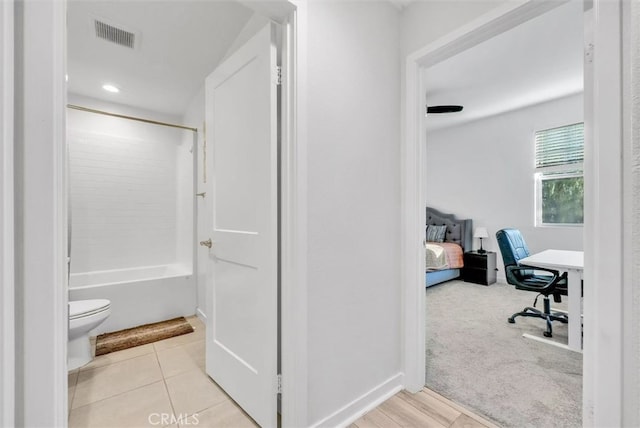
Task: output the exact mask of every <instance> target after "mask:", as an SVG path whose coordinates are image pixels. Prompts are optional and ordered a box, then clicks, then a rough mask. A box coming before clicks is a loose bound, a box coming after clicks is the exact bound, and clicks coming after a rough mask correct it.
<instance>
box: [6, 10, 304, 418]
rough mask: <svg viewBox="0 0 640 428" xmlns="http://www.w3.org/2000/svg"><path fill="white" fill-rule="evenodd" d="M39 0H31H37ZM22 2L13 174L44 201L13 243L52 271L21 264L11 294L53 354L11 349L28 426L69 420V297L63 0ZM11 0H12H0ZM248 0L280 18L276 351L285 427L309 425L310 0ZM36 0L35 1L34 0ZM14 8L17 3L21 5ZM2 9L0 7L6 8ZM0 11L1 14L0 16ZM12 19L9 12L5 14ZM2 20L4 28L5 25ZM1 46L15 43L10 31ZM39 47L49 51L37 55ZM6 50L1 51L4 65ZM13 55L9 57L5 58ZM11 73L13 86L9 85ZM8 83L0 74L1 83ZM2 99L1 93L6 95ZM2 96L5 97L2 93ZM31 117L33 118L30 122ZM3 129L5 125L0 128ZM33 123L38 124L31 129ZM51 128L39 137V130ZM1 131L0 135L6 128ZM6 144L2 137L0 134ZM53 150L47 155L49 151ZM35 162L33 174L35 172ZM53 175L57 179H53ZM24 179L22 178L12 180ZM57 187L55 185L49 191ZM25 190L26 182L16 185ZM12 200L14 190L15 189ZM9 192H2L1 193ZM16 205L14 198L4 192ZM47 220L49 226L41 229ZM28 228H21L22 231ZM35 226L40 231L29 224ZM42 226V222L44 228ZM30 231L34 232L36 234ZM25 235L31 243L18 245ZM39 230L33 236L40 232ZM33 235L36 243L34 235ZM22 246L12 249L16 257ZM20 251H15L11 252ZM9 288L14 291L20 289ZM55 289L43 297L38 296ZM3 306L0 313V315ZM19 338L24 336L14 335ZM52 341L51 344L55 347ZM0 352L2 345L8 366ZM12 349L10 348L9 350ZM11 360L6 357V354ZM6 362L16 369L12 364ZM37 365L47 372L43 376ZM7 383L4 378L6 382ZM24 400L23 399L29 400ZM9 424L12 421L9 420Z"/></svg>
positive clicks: (30, 261)
mask: <svg viewBox="0 0 640 428" xmlns="http://www.w3.org/2000/svg"><path fill="white" fill-rule="evenodd" d="M36 3H37V4H36ZM36 3H32V2H28V1H27V2H23V3H21V4H20V6H19V11H16V12H20V13H19V14H17V15H19V20H16V21H15V29H16V34H17V36H16V40H15V42H16V54H17V55H18V57H20V58H25V59H31V58H35V57H37V56H38V55H39V56H40V57H39V58H38V65H39V66H38V67H34V68H30V69H29V70H27V72H25V69H22V68H16V77H15V87H16V88H20V89H23V88H33V89H31V90H30V91H24V92H17V90H16V92H17V93H16V105H18V106H20V107H21V109H22V111H23V112H24V113H23V114H20V115H19V117H18V109H16V124H17V125H16V128H15V133H16V139H19V138H21V141H23V142H24V144H23V146H24V147H28V149H25V150H24V153H22V154H19V156H21V160H22V164H21V165H16V171H15V172H16V174H17V175H18V176H20V175H21V174H23V175H24V177H25V179H23V180H24V181H25V186H28V190H29V192H28V195H29V196H28V200H27V202H29V201H40V202H42V201H46V204H41V207H42V209H41V210H39V211H37V212H35V211H34V212H32V213H31V214H30V216H29V217H28V218H25V219H24V220H23V222H22V223H21V224H20V225H17V226H18V230H19V231H21V232H20V234H18V235H17V236H16V247H17V248H18V249H19V250H20V252H21V256H20V257H19V260H16V263H18V264H22V265H23V266H35V265H37V266H39V268H40V269H39V272H40V273H39V277H42V276H45V275H49V277H53V278H54V280H53V285H52V281H51V279H49V281H46V282H45V281H41V280H40V278H36V277H35V276H29V277H24V276H23V275H21V274H20V272H21V271H20V270H18V271H17V274H16V279H17V280H18V281H19V282H21V287H22V289H23V290H24V292H21V293H20V296H17V298H18V299H19V300H20V305H18V306H16V317H17V319H19V320H21V321H20V322H18V323H16V329H15V334H16V337H19V336H20V335H21V334H22V333H23V329H25V328H27V325H25V323H28V324H29V327H30V331H31V335H32V336H31V339H32V341H33V342H34V343H38V342H40V343H45V344H48V343H51V344H52V346H51V347H50V350H51V352H50V353H42V352H40V351H39V349H41V348H38V349H36V348H35V347H31V346H24V345H21V346H19V347H18V348H17V350H16V351H17V352H16V355H18V356H19V357H18V358H17V359H18V360H19V361H17V362H16V366H17V370H16V373H17V375H16V388H17V389H18V392H19V395H20V396H21V397H22V398H20V396H19V397H18V399H17V400H16V401H17V402H16V406H17V408H18V410H17V411H16V415H17V416H16V420H15V423H16V424H20V425H28V426H42V425H47V426H48V425H55V426H60V427H66V426H67V423H68V420H67V414H68V410H67V408H68V407H67V376H66V367H67V363H66V342H67V323H68V320H67V310H66V307H67V303H68V284H67V278H66V227H67V225H66V204H65V203H64V200H65V195H66V181H65V180H66V174H65V168H64V165H65V156H66V150H65V118H66V112H65V110H66V108H65V106H66V86H65V83H64V82H65V78H64V76H65V72H66V64H65V58H66V40H65V32H66V22H65V19H66V18H65V17H66V1H64V0H63V1H58V2H49V3H47V4H46V5H45V4H41V3H40V2H36ZM6 4H9V5H13V4H14V2H13V1H9V2H3V7H6V6H5V5H6ZM244 4H245V5H246V6H248V7H250V8H252V9H254V10H255V11H256V12H258V13H261V14H263V15H266V16H268V17H269V18H270V19H272V20H274V21H276V22H278V23H280V24H283V26H284V28H285V34H286V37H285V49H286V51H285V52H283V97H282V106H283V110H282V111H283V124H284V125H283V126H284V127H283V132H282V142H281V144H282V146H281V151H282V157H281V160H282V167H281V180H282V181H281V186H282V190H281V215H282V226H281V232H280V233H281V252H282V253H281V254H282V255H281V268H282V269H281V328H282V330H281V334H282V336H281V354H282V356H283V357H282V366H281V367H282V372H283V373H285V374H286V375H285V376H283V379H282V396H283V397H285V398H284V399H283V400H282V403H283V407H282V422H283V426H285V427H297V426H305V425H307V358H306V353H307V343H306V337H307V329H306V325H307V316H306V312H307V310H306V309H307V301H306V295H307V293H306V260H305V254H306V251H305V248H306V196H305V191H306V162H307V161H306V141H307V137H306V132H307V131H306V123H307V119H306V112H307V109H306V90H305V84H306V75H307V72H306V70H307V68H306V61H307V60H306V43H307V42H306V41H307V37H306V31H307V29H306V24H307V19H306V4H305V2H304V1H301V0H291V1H287V0H277V1H273V2H251V1H246V2H244ZM31 5H35V7H31ZM17 8H18V7H17ZM4 10H5V9H3V11H4ZM3 18H4V15H3ZM9 19H10V20H11V21H12V22H13V14H11V16H10V17H9ZM3 28H7V29H8V27H5V26H3ZM2 43H3V48H4V46H5V45H7V46H11V47H12V46H13V45H14V39H13V34H9V37H8V38H7V40H5V38H4V37H3V40H2ZM43 47H46V48H47V49H48V52H49V53H50V55H46V56H44V57H42V50H43ZM5 60H6V58H4V57H3V65H4V62H5ZM9 63H10V64H12V63H13V58H9ZM13 83H14V82H11V84H10V85H9V86H10V87H11V88H13V87H14V85H13ZM2 88H3V90H4V88H5V82H3V86H2ZM4 99H5V98H4V97H3V100H4ZM7 102H8V101H7ZM36 123H37V126H36V125H35V124H36ZM3 129H5V128H3ZM34 130H37V133H36V132H35V131H34ZM47 134H48V135H49V136H53V139H52V138H50V137H49V138H43V136H44V135H47ZM3 138H4V137H3ZM3 147H4V139H3ZM49 153H50V154H51V156H45V154H49ZM36 169H37V170H38V174H36V175H37V177H36V178H35V179H32V175H33V173H32V172H30V171H35V170H36ZM52 183H53V184H52ZM16 185H18V186H20V185H19V184H16ZM52 188H53V191H52ZM21 190H24V186H23V187H22V188H21ZM11 199H12V198H11ZM4 200H6V195H5V194H4V193H3V201H4ZM10 203H11V205H13V200H11V201H10ZM47 227H48V232H47V233H42V229H43V228H47ZM22 232H25V233H22ZM36 232H38V233H39V235H38V236H37V237H36V236H35V233H36ZM45 232H46V231H45ZM32 234H33V235H32ZM27 237H29V238H30V239H31V240H32V241H31V242H33V244H32V245H31V246H29V247H28V248H22V246H23V245H24V243H25V242H26V240H27ZM36 238H37V239H36ZM35 243H37V245H36V244H35ZM17 255H18V253H16V256H17ZM17 259H18V257H17ZM17 289H18V288H17V287H16V288H15V289H14V288H13V287H10V291H11V292H13V291H14V290H16V291H17ZM43 295H44V296H51V295H52V296H53V298H51V299H42V296H43ZM5 319H7V314H6V313H5V314H4V315H3V321H4V320H5ZM19 345H20V344H19ZM53 345H55V346H53ZM5 355H6V354H5V353H4V351H3V354H2V358H3V360H2V363H3V366H2V368H4V364H5ZM9 356H10V355H9ZM7 362H8V361H7ZM10 369H13V365H12V367H10ZM40 373H44V375H42V376H40V375H39V374H40ZM3 385H4V383H3ZM27 407H28V408H27ZM10 425H13V424H10Z"/></svg>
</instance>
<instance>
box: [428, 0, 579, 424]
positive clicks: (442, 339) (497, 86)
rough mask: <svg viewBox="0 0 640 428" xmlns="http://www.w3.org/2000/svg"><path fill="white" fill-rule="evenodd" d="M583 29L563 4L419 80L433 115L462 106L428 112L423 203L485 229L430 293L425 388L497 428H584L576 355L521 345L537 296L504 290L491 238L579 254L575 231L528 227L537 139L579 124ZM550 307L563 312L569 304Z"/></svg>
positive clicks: (559, 337)
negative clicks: (450, 277)
mask: <svg viewBox="0 0 640 428" xmlns="http://www.w3.org/2000/svg"><path fill="white" fill-rule="evenodd" d="M583 21H584V17H583V9H582V5H581V4H579V3H567V4H563V5H559V6H558V7H556V8H554V9H552V10H550V11H547V12H545V13H544V14H541V15H539V16H536V17H534V18H532V19H529V20H528V21H526V22H524V23H522V24H520V25H518V26H516V27H514V28H512V29H510V30H508V31H505V32H503V33H501V34H498V35H496V36H494V37H492V38H490V39H488V40H486V41H484V42H482V43H480V44H477V45H474V46H472V47H470V48H468V49H466V50H464V51H463V52H460V53H458V54H456V55H454V56H451V57H449V58H447V59H446V60H443V61H440V62H438V63H437V64H435V65H433V66H431V67H428V68H425V69H424V70H423V71H422V77H423V79H424V81H425V82H426V85H427V86H426V88H425V89H426V97H425V98H426V103H427V104H428V105H429V106H432V105H443V104H444V105H446V104H460V105H464V109H463V110H462V112H460V113H451V114H430V113H427V115H426V119H425V122H426V123H425V125H426V134H427V137H426V144H427V147H426V162H427V164H426V179H425V181H426V194H427V206H429V207H433V208H435V209H439V210H446V211H447V212H448V213H454V214H455V215H456V216H457V217H458V218H465V219H467V218H468V219H471V221H472V222H473V229H474V231H479V230H480V231H482V228H484V230H488V234H486V233H485V234H484V236H485V237H484V239H482V240H480V239H478V238H475V239H473V242H472V243H470V244H471V245H470V247H469V248H467V246H465V248H464V252H465V255H464V265H465V267H464V268H463V269H462V270H461V276H460V277H458V278H457V280H454V281H450V282H446V283H442V284H439V285H436V286H433V287H428V288H427V290H426V320H427V321H426V323H427V329H426V330H427V339H426V340H427V347H426V352H427V361H426V371H427V372H426V386H427V387H428V388H430V389H433V390H434V391H435V392H437V393H440V394H443V395H445V396H447V397H448V398H450V399H452V400H454V401H456V402H458V403H460V404H463V405H466V406H468V407H470V408H472V409H474V410H476V411H478V412H481V413H482V414H483V415H484V416H486V417H488V418H491V419H493V420H494V421H496V422H497V423H498V424H499V425H505V426H519V425H526V424H527V423H534V424H536V425H541V426H544V425H550V424H553V423H555V422H556V421H563V423H564V424H566V425H571V426H574V425H575V426H580V425H582V424H581V415H582V412H581V407H582V397H581V392H582V377H581V376H582V355H581V353H579V352H573V351H569V350H567V349H562V348H558V347H555V346H551V345H549V344H542V343H535V342H531V341H530V340H529V339H523V338H522V335H523V334H530V335H532V336H534V337H542V332H543V331H544V327H545V325H544V321H543V320H540V319H536V318H518V320H517V322H516V323H515V324H508V323H507V318H508V317H509V316H511V315H512V314H513V313H515V312H518V311H521V310H522V308H524V307H527V306H532V305H533V303H534V299H535V293H531V292H526V291H520V290H515V288H514V287H513V286H512V285H510V284H507V283H506V279H505V270H504V263H503V260H502V255H501V253H500V251H499V248H498V245H497V241H496V238H495V235H496V232H497V231H498V230H500V229H503V228H507V227H509V228H516V229H518V230H520V231H521V232H522V235H523V236H524V238H525V240H526V243H527V245H528V247H529V249H530V251H531V253H532V254H533V253H537V252H540V251H543V250H545V249H547V248H558V249H564V250H575V251H582V250H583V228H582V225H581V224H579V225H571V226H569V225H563V226H560V225H557V226H554V227H541V226H539V225H535V224H534V219H535V216H534V214H535V210H536V206H537V204H536V191H535V190H536V189H535V186H534V185H533V183H534V177H535V174H536V171H535V170H534V168H533V165H534V158H533V156H534V147H535V143H534V139H533V136H534V135H535V133H536V132H538V131H541V130H546V129H551V128H559V127H562V126H565V125H571V124H574V123H582V122H583V120H584V101H583V99H584V97H583V95H582V91H583V55H582V51H583V49H582V46H583V39H584V35H583V34H584V29H583ZM472 70H473V71H472ZM483 94H484V95H483ZM572 168H574V170H575V169H578V170H580V169H581V168H582V165H581V164H578V163H574V164H572ZM442 177H447V179H446V185H443V184H442ZM580 214H582V211H581V210H580ZM429 224H432V223H431V222H429ZM428 240H429V239H428ZM446 241H448V239H447V240H446ZM446 241H445V242H446ZM481 242H482V244H483V247H484V250H486V251H487V252H485V253H482V252H478V250H479V249H480V245H481ZM443 245H449V244H443ZM471 267H473V268H474V269H470V268H471ZM496 267H497V277H498V282H497V283H496V282H494V281H495V280H494V278H495V276H496V270H495V268H496ZM475 269H478V270H475ZM429 275H431V274H427V276H429ZM537 300H538V306H539V307H540V306H541V304H542V297H540V298H539V299H537ZM553 307H554V310H560V309H564V310H565V311H566V310H567V297H563V302H562V303H560V304H559V303H554V304H553ZM567 330H568V329H567V324H561V323H553V337H552V338H550V340H552V341H554V342H553V343H557V344H559V345H564V346H565V347H566V345H567V343H568V337H567V335H568V332H567ZM498 350H501V351H498ZM464 368H467V369H466V370H465V369H464ZM535 385H537V386H535ZM531 389H534V390H539V389H546V390H547V394H544V395H536V394H533V395H529V394H528V391H530V390H531ZM499 397H509V398H508V399H500V398H499ZM551 397H554V398H551ZM542 408H549V410H547V411H543V412H541V411H540V409H542ZM556 408H557V409H562V411H561V412H560V411H559V412H558V413H554V412H555V410H554V409H556ZM546 418H548V420H545V419H546ZM533 421H535V422H533Z"/></svg>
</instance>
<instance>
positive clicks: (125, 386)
mask: <svg viewBox="0 0 640 428" xmlns="http://www.w3.org/2000/svg"><path fill="white" fill-rule="evenodd" d="M161 379H162V372H161V371H160V366H159V365H158V360H157V358H156V355H155V354H147V355H142V356H140V357H135V358H131V359H128V360H124V361H120V362H117V363H113V364H110V365H108V366H104V367H98V368H95V369H92V370H84V371H81V372H80V374H79V375H78V383H77V385H76V391H75V397H74V399H73V405H72V408H74V409H75V408H78V407H80V406H83V405H86V404H89V403H93V402H96V401H99V400H103V399H105V398H108V397H113V396H115V395H118V394H121V393H123V392H127V391H131V390H133V389H136V388H139V387H141V386H144V385H148V384H151V383H154V382H156V381H158V380H161Z"/></svg>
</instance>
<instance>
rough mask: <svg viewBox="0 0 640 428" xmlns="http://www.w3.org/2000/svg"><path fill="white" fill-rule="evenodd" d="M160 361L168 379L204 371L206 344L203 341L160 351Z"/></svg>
mask: <svg viewBox="0 0 640 428" xmlns="http://www.w3.org/2000/svg"><path fill="white" fill-rule="evenodd" d="M158 360H159V361H160V367H162V373H163V375H164V377H165V379H166V378H170V377H172V376H175V375H178V374H180V373H185V372H188V371H191V370H196V369H200V370H201V371H204V365H205V344H204V341H203V340H200V341H197V342H192V343H188V344H186V345H183V346H178V347H175V348H170V349H167V350H164V351H158Z"/></svg>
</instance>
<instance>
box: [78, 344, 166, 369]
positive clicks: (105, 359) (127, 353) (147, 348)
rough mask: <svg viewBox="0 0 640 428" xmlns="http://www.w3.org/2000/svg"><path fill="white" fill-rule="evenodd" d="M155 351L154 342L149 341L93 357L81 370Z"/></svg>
mask: <svg viewBox="0 0 640 428" xmlns="http://www.w3.org/2000/svg"><path fill="white" fill-rule="evenodd" d="M153 352H154V349H153V344H151V343H148V344H146V345H142V346H135V347H133V348H129V349H124V350H122V351H118V352H112V353H110V354H105V355H100V356H98V357H96V358H94V359H93V361H91V362H90V363H89V364H87V365H85V366H82V367H80V371H84V370H90V369H95V368H98V367H104V366H108V365H109V364H113V363H117V362H120V361H124V360H128V359H131V358H135V357H139V356H141V355H146V354H152V353H153Z"/></svg>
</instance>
